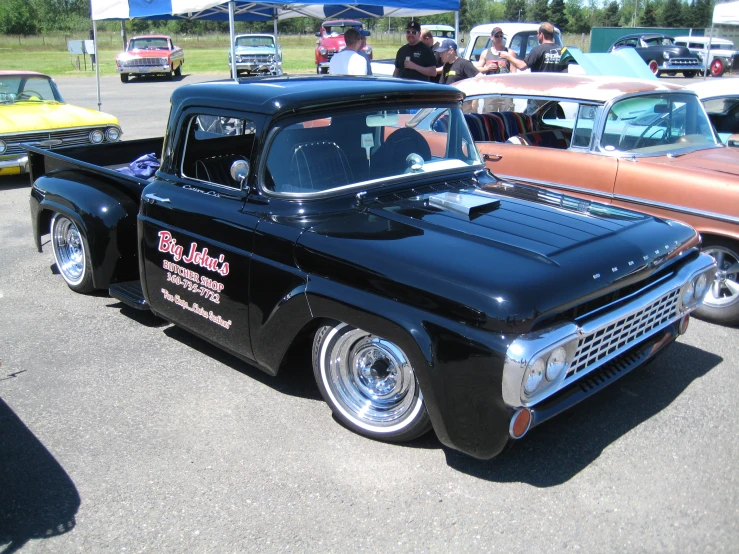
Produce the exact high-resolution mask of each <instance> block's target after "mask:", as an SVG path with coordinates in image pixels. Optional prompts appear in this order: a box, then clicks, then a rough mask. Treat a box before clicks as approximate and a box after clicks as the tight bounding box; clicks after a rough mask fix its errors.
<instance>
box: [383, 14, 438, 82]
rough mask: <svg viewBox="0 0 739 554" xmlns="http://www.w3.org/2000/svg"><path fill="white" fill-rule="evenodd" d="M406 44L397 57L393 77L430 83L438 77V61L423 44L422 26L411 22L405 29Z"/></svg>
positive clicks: (416, 22)
mask: <svg viewBox="0 0 739 554" xmlns="http://www.w3.org/2000/svg"><path fill="white" fill-rule="evenodd" d="M405 39H406V40H407V41H408V44H404V45H403V46H401V47H400V48H399V49H398V53H397V54H396V56H395V71H393V77H402V78H403V79H413V80H416V81H428V80H429V79H430V78H431V77H433V76H435V75H436V59H435V58H434V53H433V52H432V51H431V49H430V48H429V47H428V46H426V45H425V44H423V43H422V42H421V25H420V24H419V23H418V21H411V22H409V23H408V25H407V26H406V28H405Z"/></svg>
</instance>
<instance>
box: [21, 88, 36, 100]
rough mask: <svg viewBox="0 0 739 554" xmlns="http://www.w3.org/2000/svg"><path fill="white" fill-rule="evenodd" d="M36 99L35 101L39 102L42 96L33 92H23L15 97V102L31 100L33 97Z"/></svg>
mask: <svg viewBox="0 0 739 554" xmlns="http://www.w3.org/2000/svg"><path fill="white" fill-rule="evenodd" d="M34 96H35V97H36V99H37V100H41V98H42V96H41V94H39V93H38V92H36V91H35V90H24V91H23V92H21V93H20V94H19V95H18V96H16V98H15V99H16V100H33V97H34Z"/></svg>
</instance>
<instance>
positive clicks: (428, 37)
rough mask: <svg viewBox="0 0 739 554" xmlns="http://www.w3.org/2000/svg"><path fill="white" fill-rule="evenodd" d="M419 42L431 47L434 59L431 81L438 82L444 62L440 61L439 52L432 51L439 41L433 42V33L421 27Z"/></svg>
mask: <svg viewBox="0 0 739 554" xmlns="http://www.w3.org/2000/svg"><path fill="white" fill-rule="evenodd" d="M421 42H423V43H424V44H425V45H426V46H428V47H429V48H431V51H432V52H434V59H435V60H436V75H434V76H433V77H431V82H432V83H438V82H439V79H440V78H441V67H442V66H443V65H444V62H442V61H441V58H440V57H439V53H438V52H435V51H434V48H436V47H437V46H439V43H438V42H435V39H434V34H433V33H432V32H431V31H430V30H429V29H426V28H425V27H424V28H422V29H421Z"/></svg>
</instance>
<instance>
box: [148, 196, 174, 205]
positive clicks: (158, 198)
mask: <svg viewBox="0 0 739 554" xmlns="http://www.w3.org/2000/svg"><path fill="white" fill-rule="evenodd" d="M144 199H145V200H146V201H147V202H148V203H149V204H153V203H154V202H162V203H167V204H169V198H162V197H161V196H157V195H156V194H145V195H144Z"/></svg>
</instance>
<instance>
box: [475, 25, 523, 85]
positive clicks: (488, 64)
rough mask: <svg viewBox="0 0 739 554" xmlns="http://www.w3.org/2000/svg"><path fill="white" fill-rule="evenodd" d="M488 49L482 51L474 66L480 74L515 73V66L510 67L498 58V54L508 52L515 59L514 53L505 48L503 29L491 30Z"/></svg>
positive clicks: (501, 58) (503, 59)
mask: <svg viewBox="0 0 739 554" xmlns="http://www.w3.org/2000/svg"><path fill="white" fill-rule="evenodd" d="M490 41H491V45H490V48H486V49H485V50H483V52H482V54H481V55H480V59H479V60H478V62H477V63H476V64H475V67H477V68H478V69H479V70H480V72H481V73H486V74H492V73H515V72H516V66H515V65H512V64H511V63H510V62H509V61H508V60H506V59H505V58H503V57H501V56H500V52H509V53H510V55H511V56H513V57H514V58H517V56H516V54H515V52H513V51H509V50H508V48H506V46H505V36H504V35H503V29H501V28H500V27H495V28H493V30H492V32H491V33H490Z"/></svg>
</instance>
